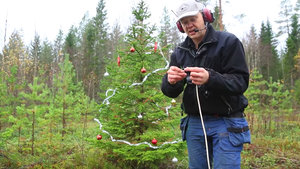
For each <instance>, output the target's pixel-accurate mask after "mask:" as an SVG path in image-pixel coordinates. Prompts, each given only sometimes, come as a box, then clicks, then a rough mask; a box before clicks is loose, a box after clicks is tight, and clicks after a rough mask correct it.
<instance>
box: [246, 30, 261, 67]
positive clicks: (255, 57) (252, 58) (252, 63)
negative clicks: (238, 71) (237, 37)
mask: <svg viewBox="0 0 300 169" xmlns="http://www.w3.org/2000/svg"><path fill="white" fill-rule="evenodd" d="M243 44H244V46H245V54H246V59H247V63H248V66H249V70H250V72H252V71H253V70H254V69H259V68H260V67H259V63H260V58H259V50H258V44H259V41H258V37H257V34H256V30H255V28H254V26H253V25H252V26H251V28H250V32H249V34H247V39H243Z"/></svg>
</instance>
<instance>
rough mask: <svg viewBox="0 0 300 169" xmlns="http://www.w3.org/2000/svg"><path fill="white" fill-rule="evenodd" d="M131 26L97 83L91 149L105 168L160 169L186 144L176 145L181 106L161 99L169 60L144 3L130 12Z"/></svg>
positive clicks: (170, 161)
mask: <svg viewBox="0 0 300 169" xmlns="http://www.w3.org/2000/svg"><path fill="white" fill-rule="evenodd" d="M132 13H133V15H134V17H135V20H134V23H133V24H132V26H131V27H130V28H129V31H128V34H127V35H126V39H125V40H126V43H127V48H125V49H120V50H119V51H118V56H115V60H114V61H113V62H112V63H111V64H108V66H107V68H106V70H107V72H106V73H105V77H104V79H103V80H102V81H101V86H102V88H101V90H102V91H103V93H102V94H101V98H103V102H102V104H101V105H100V110H99V117H98V118H95V121H96V122H98V123H99V126H100V129H99V131H98V132H99V133H97V134H98V136H97V139H98V140H97V141H96V145H97V146H98V147H99V148H100V149H101V150H103V151H104V153H103V154H104V157H105V158H106V162H107V164H105V165H106V166H107V167H108V168H110V167H111V166H114V167H115V168H162V167H166V166H168V167H170V165H176V164H175V163H174V162H176V161H177V160H178V159H180V158H181V157H182V156H183V154H184V153H183V151H185V144H183V143H182V142H181V141H180V138H181V135H180V129H179V121H180V118H181V115H180V113H181V110H180V106H179V105H176V103H175V101H174V100H171V99H170V98H167V97H165V96H164V95H163V94H162V92H161V90H160V85H161V79H162V76H163V75H164V74H165V72H166V71H167V69H168V61H167V58H166V57H168V56H164V54H163V51H164V50H167V49H166V48H161V47H160V45H159V44H158V43H157V41H158V39H157V38H156V37H155V36H154V33H155V26H149V24H148V23H147V22H146V21H147V19H148V18H149V17H150V14H149V13H148V8H147V7H146V5H145V3H144V1H143V0H142V1H140V2H139V4H138V5H137V7H136V8H134V9H133V12H132Z"/></svg>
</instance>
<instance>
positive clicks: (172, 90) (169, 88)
mask: <svg viewBox="0 0 300 169" xmlns="http://www.w3.org/2000/svg"><path fill="white" fill-rule="evenodd" d="M171 66H177V67H180V65H179V64H178V63H177V61H176V49H175V51H174V52H173V53H172V55H171V62H170V65H169V67H171ZM184 83H185V82H184V80H182V81H179V82H177V83H175V84H170V83H169V82H168V74H165V75H164V76H163V78H162V85H161V91H162V92H163V93H164V95H166V96H168V97H171V98H176V97H177V96H178V95H179V94H180V93H181V92H182V91H183V88H184Z"/></svg>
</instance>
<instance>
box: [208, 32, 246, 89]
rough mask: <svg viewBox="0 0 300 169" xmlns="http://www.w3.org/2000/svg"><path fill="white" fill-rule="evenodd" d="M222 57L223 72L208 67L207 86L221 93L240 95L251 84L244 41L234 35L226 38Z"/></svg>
mask: <svg viewBox="0 0 300 169" xmlns="http://www.w3.org/2000/svg"><path fill="white" fill-rule="evenodd" d="M224 44H225V45H224V48H223V52H222V53H223V54H222V56H221V57H222V58H221V66H222V68H221V70H222V73H220V72H217V71H215V70H212V69H208V72H209V80H208V82H207V83H206V87H207V89H209V90H213V91H215V92H217V93H219V94H229V95H240V94H243V93H244V92H245V91H246V90H247V88H248V85H249V71H248V66H247V63H246V60H245V52H244V48H243V45H242V43H241V42H240V40H239V39H238V38H236V37H235V36H234V35H232V36H230V37H229V39H227V40H225V43H224Z"/></svg>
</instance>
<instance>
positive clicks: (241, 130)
mask: <svg viewBox="0 0 300 169" xmlns="http://www.w3.org/2000/svg"><path fill="white" fill-rule="evenodd" d="M248 130H249V126H245V127H243V128H235V127H228V128H227V131H229V132H232V133H242V132H245V131H248Z"/></svg>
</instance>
